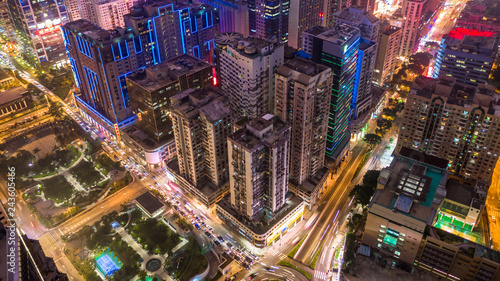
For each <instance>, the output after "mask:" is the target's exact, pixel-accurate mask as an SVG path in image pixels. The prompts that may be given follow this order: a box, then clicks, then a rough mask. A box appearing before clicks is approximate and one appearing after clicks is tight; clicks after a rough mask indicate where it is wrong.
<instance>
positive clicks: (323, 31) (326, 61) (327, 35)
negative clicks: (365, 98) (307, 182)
mask: <svg viewBox="0 0 500 281" xmlns="http://www.w3.org/2000/svg"><path fill="white" fill-rule="evenodd" d="M302 40H303V42H302V49H303V51H304V52H305V53H307V54H309V55H310V56H311V59H312V60H313V61H314V62H317V63H320V64H323V65H326V66H328V67H330V68H331V69H332V70H333V73H334V75H333V84H332V90H331V93H332V94H331V100H330V113H329V117H328V133H327V143H326V155H327V158H329V160H330V161H329V162H332V164H333V165H335V166H336V165H338V164H339V163H340V161H341V160H342V158H343V156H344V155H345V154H346V153H347V151H348V149H349V140H350V132H349V113H350V109H351V102H352V95H353V91H354V87H355V83H356V82H355V79H356V64H357V59H358V50H359V44H360V40H361V37H360V31H359V29H357V28H355V27H351V26H349V25H346V24H341V25H338V26H336V27H334V28H331V29H329V28H326V27H322V26H316V27H313V28H311V29H308V30H306V31H305V32H304V33H303V34H302Z"/></svg>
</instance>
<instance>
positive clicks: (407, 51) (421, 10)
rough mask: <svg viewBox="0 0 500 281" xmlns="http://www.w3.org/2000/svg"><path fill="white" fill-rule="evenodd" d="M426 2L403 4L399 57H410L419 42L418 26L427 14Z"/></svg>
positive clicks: (419, 0)
mask: <svg viewBox="0 0 500 281" xmlns="http://www.w3.org/2000/svg"><path fill="white" fill-rule="evenodd" d="M426 4H427V0H406V1H404V2H403V16H404V20H403V31H402V35H401V48H400V49H399V55H400V56H403V57H408V56H411V55H412V54H413V53H414V52H415V51H416V50H417V48H418V44H419V42H420V25H421V23H422V21H423V20H424V15H425V13H426V12H427V5H426Z"/></svg>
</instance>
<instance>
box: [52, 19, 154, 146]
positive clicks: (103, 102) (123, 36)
mask: <svg viewBox="0 0 500 281" xmlns="http://www.w3.org/2000/svg"><path fill="white" fill-rule="evenodd" d="M61 30H62V32H63V34H64V39H65V42H66V48H67V49H68V56H69V59H70V62H71V68H72V70H73V74H74V75H75V82H76V86H77V87H78V88H79V89H80V91H79V93H75V100H76V104H77V106H78V108H79V109H80V112H81V113H82V115H83V116H84V117H85V118H87V119H89V120H90V121H91V122H92V123H94V124H96V125H97V126H98V127H99V129H100V130H102V131H103V132H104V133H105V134H107V135H109V136H112V137H116V138H118V139H120V138H121V137H120V132H119V129H120V128H122V127H123V126H125V125H129V124H131V123H133V121H134V120H135V118H136V117H135V116H134V115H133V112H132V106H131V104H130V97H129V94H128V91H127V84H126V81H125V77H126V76H127V75H129V74H131V73H132V72H133V71H138V70H139V68H141V67H143V66H144V61H143V58H142V54H141V53H137V52H136V50H137V49H138V48H139V47H140V46H139V44H140V41H138V40H136V39H137V38H136V37H135V36H134V34H133V33H132V32H130V31H126V30H124V29H123V28H121V27H118V28H116V29H114V30H103V29H100V28H99V27H97V26H95V25H93V24H91V23H90V22H88V21H86V20H77V21H74V22H70V23H67V24H65V25H64V26H63V27H62V29H61Z"/></svg>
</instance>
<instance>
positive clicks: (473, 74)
mask: <svg viewBox="0 0 500 281" xmlns="http://www.w3.org/2000/svg"><path fill="white" fill-rule="evenodd" d="M468 34H470V30H467V29H466V30H464V29H455V30H452V31H451V32H450V33H449V34H448V35H445V36H443V39H442V40H441V46H440V47H439V52H438V55H437V58H436V62H435V64H434V72H433V77H434V78H439V77H440V76H450V77H454V78H456V79H457V82H458V83H463V84H466V85H472V86H477V85H479V84H484V83H486V82H487V81H488V77H489V75H490V72H491V68H492V66H493V62H494V61H495V57H496V54H497V50H498V37H497V36H496V35H491V34H490V36H491V37H489V36H488V35H487V34H483V35H479V36H474V35H472V36H471V35H468Z"/></svg>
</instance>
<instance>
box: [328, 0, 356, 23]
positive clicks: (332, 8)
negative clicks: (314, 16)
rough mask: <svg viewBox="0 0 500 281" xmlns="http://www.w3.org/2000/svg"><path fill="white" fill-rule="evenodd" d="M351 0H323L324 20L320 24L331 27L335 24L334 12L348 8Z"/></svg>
mask: <svg viewBox="0 0 500 281" xmlns="http://www.w3.org/2000/svg"><path fill="white" fill-rule="evenodd" d="M352 2H353V1H352V0H331V1H324V5H325V6H324V7H325V9H324V15H323V18H324V21H323V24H322V26H325V27H333V26H334V25H335V21H334V14H335V13H337V12H339V11H341V10H344V9H346V8H349V7H350V6H351V3H352Z"/></svg>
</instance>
